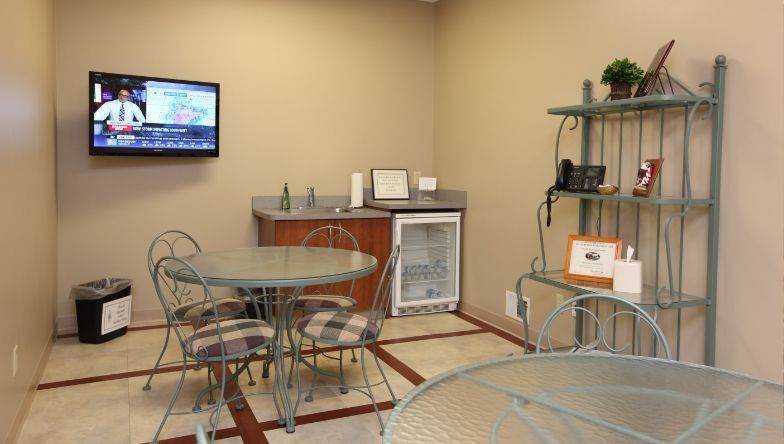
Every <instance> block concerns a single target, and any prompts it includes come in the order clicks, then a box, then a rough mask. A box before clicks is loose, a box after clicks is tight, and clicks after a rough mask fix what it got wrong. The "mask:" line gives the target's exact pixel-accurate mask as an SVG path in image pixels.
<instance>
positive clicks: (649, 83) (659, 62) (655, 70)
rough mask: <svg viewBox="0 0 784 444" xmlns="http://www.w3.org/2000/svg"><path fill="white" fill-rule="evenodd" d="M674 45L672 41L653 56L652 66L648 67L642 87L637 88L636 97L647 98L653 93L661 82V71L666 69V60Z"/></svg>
mask: <svg viewBox="0 0 784 444" xmlns="http://www.w3.org/2000/svg"><path fill="white" fill-rule="evenodd" d="M674 44H675V40H670V41H669V42H667V43H665V44H664V46H662V47H661V48H659V50H658V51H656V55H655V56H653V60H652V61H651V65H650V66H649V67H648V71H646V72H645V76H644V77H643V79H642V80H640V87H639V88H637V92H635V93H634V97H645V96H647V95H650V94H651V93H652V92H653V89H654V86H655V85H656V82H657V81H658V80H659V71H661V69H662V67H664V60H665V59H666V58H667V54H669V53H670V50H671V49H672V45H674ZM665 71H666V68H665ZM668 76H669V74H668ZM670 88H672V85H670Z"/></svg>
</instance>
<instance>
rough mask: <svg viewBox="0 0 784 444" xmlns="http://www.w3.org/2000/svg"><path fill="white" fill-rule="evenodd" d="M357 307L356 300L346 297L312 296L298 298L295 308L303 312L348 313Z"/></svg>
mask: <svg viewBox="0 0 784 444" xmlns="http://www.w3.org/2000/svg"><path fill="white" fill-rule="evenodd" d="M356 305H357V302H356V301H355V300H354V299H351V298H349V297H346V296H333V295H318V296H316V295H310V296H300V297H299V298H297V302H296V303H295V304H294V307H295V308H296V309H298V310H303V311H309V310H310V311H348V310H351V309H352V308H354V307H355V306H356Z"/></svg>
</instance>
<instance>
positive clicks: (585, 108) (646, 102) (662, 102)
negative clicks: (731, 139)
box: [547, 95, 718, 117]
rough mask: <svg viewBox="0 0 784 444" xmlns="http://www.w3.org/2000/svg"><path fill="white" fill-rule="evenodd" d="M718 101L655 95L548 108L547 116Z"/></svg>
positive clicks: (591, 113) (612, 112)
mask: <svg viewBox="0 0 784 444" xmlns="http://www.w3.org/2000/svg"><path fill="white" fill-rule="evenodd" d="M717 103H718V100H717V99H715V98H713V97H704V96H691V95H689V96H677V95H655V96H646V97H633V98H631V99H623V100H612V101H609V102H592V103H584V104H582V105H574V106H563V107H559V108H550V109H548V110H547V114H552V115H555V116H574V117H590V116H604V115H608V114H618V113H625V112H630V111H647V110H654V109H668V108H683V107H688V106H695V105H698V104H699V105H708V104H714V105H715V104H717Z"/></svg>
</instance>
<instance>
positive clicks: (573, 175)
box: [547, 159, 607, 227]
mask: <svg viewBox="0 0 784 444" xmlns="http://www.w3.org/2000/svg"><path fill="white" fill-rule="evenodd" d="M606 169H607V168H606V167H605V166H604V165H574V164H573V163H572V161H571V160H570V159H562V160H561V163H560V164H558V174H556V176H555V185H553V186H552V187H550V189H549V190H547V226H548V227H549V226H550V209H551V207H552V204H553V191H571V192H578V193H592V192H593V193H595V192H596V188H597V187H598V186H599V185H601V184H602V182H604V172H605V171H606Z"/></svg>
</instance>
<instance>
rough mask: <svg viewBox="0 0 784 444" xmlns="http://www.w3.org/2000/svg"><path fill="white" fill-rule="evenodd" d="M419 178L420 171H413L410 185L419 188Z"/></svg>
mask: <svg viewBox="0 0 784 444" xmlns="http://www.w3.org/2000/svg"><path fill="white" fill-rule="evenodd" d="M420 177H422V172H421V171H414V175H413V177H412V179H413V181H412V182H411V184H412V185H413V186H415V187H418V186H419V178H420Z"/></svg>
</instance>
